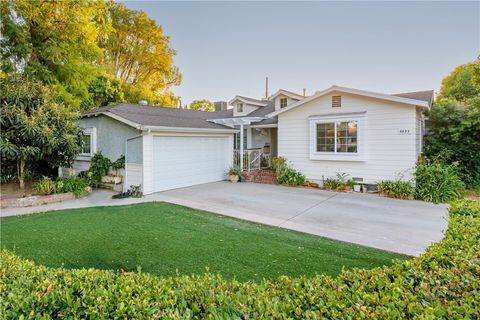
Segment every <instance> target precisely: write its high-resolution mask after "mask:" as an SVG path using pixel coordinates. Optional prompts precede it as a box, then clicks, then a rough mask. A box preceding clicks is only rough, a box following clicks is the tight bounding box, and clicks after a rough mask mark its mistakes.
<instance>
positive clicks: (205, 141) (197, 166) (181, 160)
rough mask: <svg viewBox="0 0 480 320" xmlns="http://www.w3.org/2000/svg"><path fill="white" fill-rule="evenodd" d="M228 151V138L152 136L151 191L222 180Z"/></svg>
mask: <svg viewBox="0 0 480 320" xmlns="http://www.w3.org/2000/svg"><path fill="white" fill-rule="evenodd" d="M229 148H231V146H230V144H229V138H228V137H214V136H211V137H209V136H196V137H182V136H158V137H154V138H153V177H152V178H153V192H157V191H163V190H169V189H175V188H182V187H188V186H192V185H196V184H201V183H207V182H214V181H220V180H224V179H225V172H226V171H227V170H228V166H229V164H230V163H231V159H230V157H231V152H229V151H230V150H229Z"/></svg>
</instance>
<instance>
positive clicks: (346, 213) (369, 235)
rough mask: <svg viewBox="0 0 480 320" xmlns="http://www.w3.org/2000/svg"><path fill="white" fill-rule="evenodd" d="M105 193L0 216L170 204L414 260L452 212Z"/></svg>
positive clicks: (304, 195) (275, 189)
mask: <svg viewBox="0 0 480 320" xmlns="http://www.w3.org/2000/svg"><path fill="white" fill-rule="evenodd" d="M112 194H113V193H112V192H110V191H106V190H101V191H96V192H94V193H92V194H91V195H90V196H88V197H86V198H82V199H77V200H72V201H66V202H60V203H53V204H49V205H44V206H38V207H25V208H8V209H2V210H1V212H0V216H3V217H5V216H12V215H23V214H30V213H34V212H42V211H49V210H61V209H70V208H85V207H94V206H111V205H124V204H134V203H141V202H150V201H167V202H172V203H176V204H180V205H184V206H188V207H191V208H196V209H201V210H205V211H210V212H215V213H218V214H222V215H226V216H231V217H235V218H239V219H243V220H249V221H254V222H259V223H263V224H268V225H272V226H278V227H282V228H287V229H292V230H297V231H302V232H306V233H311V234H315V235H319V236H324V237H327V238H332V239H337V240H342V241H347V242H352V243H357V244H360V245H365V246H369V247H374V248H379V249H383V250H389V251H394V252H399V253H404V254H408V255H419V254H421V253H422V252H423V251H424V250H425V248H426V247H427V246H429V245H430V244H431V243H432V242H437V241H439V240H441V239H442V237H443V234H442V231H443V230H444V229H446V228H447V219H446V216H447V206H446V205H435V204H432V203H426V202H421V201H407V200H396V199H389V198H383V197H378V196H375V195H368V194H354V193H337V192H329V191H323V190H318V189H304V188H290V187H282V186H275V185H264V184H256V183H236V184H233V183H230V182H215V183H208V184H203V185H198V186H193V187H188V188H182V189H176V190H171V191H165V192H160V193H156V194H153V195H149V196H146V197H143V198H141V199H133V198H130V199H122V200H114V199H112V198H111V196H112Z"/></svg>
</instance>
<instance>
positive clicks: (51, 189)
mask: <svg viewBox="0 0 480 320" xmlns="http://www.w3.org/2000/svg"><path fill="white" fill-rule="evenodd" d="M87 187H88V183H87V181H86V180H85V179H83V178H81V177H76V176H70V177H67V178H63V177H59V178H57V179H56V180H52V179H50V178H49V177H43V178H42V179H41V180H40V181H38V182H37V183H36V184H35V186H34V189H35V191H36V192H37V193H38V194H40V195H49V194H53V193H65V192H71V193H73V194H74V195H75V197H77V198H80V197H82V196H85V195H86V194H88V191H87Z"/></svg>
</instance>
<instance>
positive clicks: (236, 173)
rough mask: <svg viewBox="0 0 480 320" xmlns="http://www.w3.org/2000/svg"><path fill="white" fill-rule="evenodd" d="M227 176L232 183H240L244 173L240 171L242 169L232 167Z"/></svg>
mask: <svg viewBox="0 0 480 320" xmlns="http://www.w3.org/2000/svg"><path fill="white" fill-rule="evenodd" d="M227 175H228V180H230V182H234V183H235V182H238V180H239V179H240V176H241V175H242V171H241V170H240V168H238V167H235V166H233V167H230V169H228V172H227Z"/></svg>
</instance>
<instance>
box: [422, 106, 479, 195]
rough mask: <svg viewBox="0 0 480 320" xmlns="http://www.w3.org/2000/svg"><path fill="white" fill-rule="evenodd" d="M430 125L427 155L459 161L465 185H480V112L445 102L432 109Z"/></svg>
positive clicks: (426, 143)
mask: <svg viewBox="0 0 480 320" xmlns="http://www.w3.org/2000/svg"><path fill="white" fill-rule="evenodd" d="M427 126H428V130H427V135H426V137H425V146H426V147H425V155H426V156H427V157H428V158H432V159H433V158H440V159H442V160H443V161H445V162H446V163H454V162H458V171H459V174H460V176H461V178H462V180H463V182H464V183H465V184H466V185H467V186H468V187H477V186H480V156H479V155H480V109H479V108H465V107H460V106H459V105H458V103H455V102H452V101H449V100H441V101H439V102H437V103H436V104H435V105H434V106H433V107H432V109H431V111H430V114H429V118H428V124H427Z"/></svg>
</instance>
